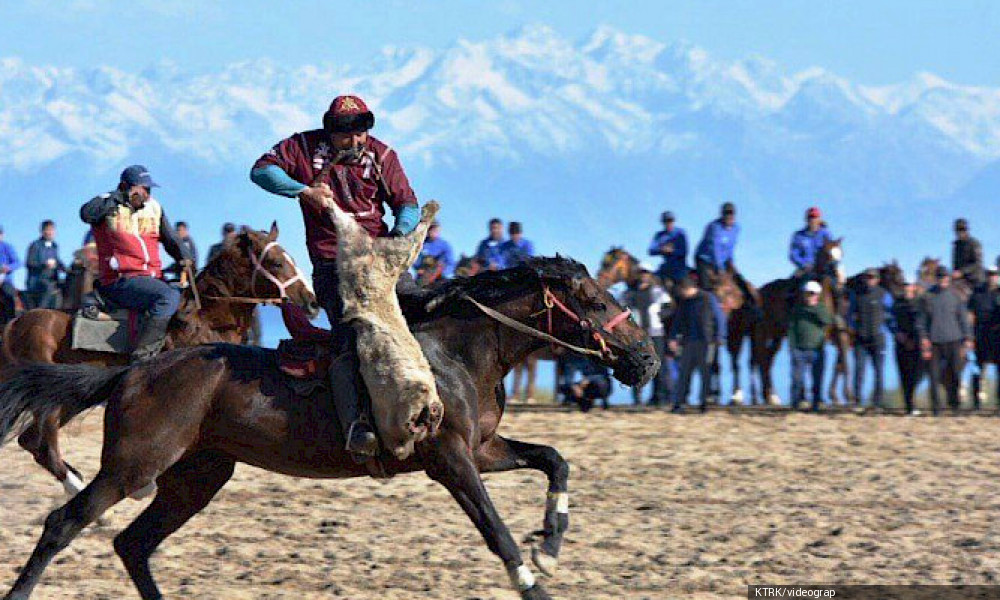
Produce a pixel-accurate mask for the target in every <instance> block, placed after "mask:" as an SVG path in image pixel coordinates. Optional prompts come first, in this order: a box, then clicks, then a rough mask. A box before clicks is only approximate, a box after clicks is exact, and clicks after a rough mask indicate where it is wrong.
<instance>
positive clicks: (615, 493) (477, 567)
mask: <svg viewBox="0 0 1000 600" xmlns="http://www.w3.org/2000/svg"><path fill="white" fill-rule="evenodd" d="M100 425H101V416H100V413H99V412H95V413H92V414H91V415H89V416H88V417H86V419H85V420H84V421H83V423H82V424H77V425H71V426H70V427H69V428H68V430H67V436H66V439H65V444H64V446H65V448H66V449H67V455H68V457H69V459H70V461H71V462H73V463H74V464H75V465H77V466H78V467H80V468H81V469H82V470H83V471H84V472H85V473H86V474H88V475H93V473H94V471H95V470H96V467H97V465H98V456H99V452H100ZM502 429H503V431H504V433H505V434H506V435H509V436H513V437H516V438H520V439H524V440H529V441H535V442H542V443H547V444H552V445H554V446H555V447H557V448H558V449H559V450H560V451H561V452H562V453H563V455H564V456H565V457H566V458H567V459H568V460H569V462H570V463H571V465H572V473H571V479H570V491H571V530H570V532H569V534H568V536H567V540H566V544H565V545H564V547H563V552H562V556H561V559H562V560H561V565H560V571H559V573H558V574H557V576H556V577H555V578H553V579H548V580H545V581H546V584H547V586H548V589H549V591H550V593H551V594H552V595H553V597H555V598H559V599H560V600H582V599H594V598H608V599H610V598H616V599H617V598H628V599H643V598H649V599H654V598H655V599H659V598H676V597H685V598H745V594H746V588H745V587H744V586H745V585H746V584H748V583H832V582H848V583H995V582H996V579H995V577H997V574H998V572H1000V522H998V521H997V519H996V517H997V515H1000V419H997V420H994V419H992V418H982V417H961V418H939V419H931V418H904V417H895V416H882V417H871V416H866V417H857V416H853V415H836V416H818V417H817V416H810V415H785V416H747V415H742V416H734V415H731V414H727V413H724V412H715V413H710V414H708V415H706V416H699V415H691V416H672V415H669V414H666V413H662V412H656V413H641V414H627V413H601V412H600V411H597V412H595V413H592V414H590V415H582V414H579V413H572V414H562V413H522V414H512V415H507V417H505V419H504V422H503V425H502ZM0 465H2V469H0V594H2V593H5V592H6V591H7V588H8V586H9V585H10V584H11V583H12V582H13V579H14V578H15V569H16V568H17V567H19V566H20V565H21V564H23V562H24V561H25V560H26V559H27V557H28V555H29V554H30V552H31V549H32V548H33V547H34V543H35V541H36V540H37V537H38V535H39V534H40V532H41V520H42V519H43V518H44V517H45V515H46V514H47V512H48V511H49V510H50V509H51V508H52V507H53V506H54V504H55V503H56V502H57V501H58V500H60V499H61V488H59V487H57V486H56V485H55V484H54V483H53V480H52V479H51V478H50V477H49V476H48V474H46V473H43V472H42V471H41V470H40V469H38V468H36V467H35V465H34V463H33V462H31V459H30V457H29V456H28V455H27V454H26V453H24V452H22V451H21V450H20V449H19V448H17V447H16V444H14V445H8V446H7V447H5V448H3V449H0ZM487 486H488V487H489V489H490V491H491V493H492V496H493V499H494V501H495V502H496V504H497V506H498V509H499V510H500V512H501V514H502V515H503V516H504V517H505V519H506V522H507V524H508V526H509V527H510V528H511V531H512V532H513V534H514V536H515V538H516V539H517V540H518V541H521V542H522V544H521V546H522V549H523V550H524V551H525V553H526V555H527V554H528V553H529V549H530V544H529V543H527V541H525V538H526V536H527V535H528V534H529V533H530V532H532V531H533V530H536V529H539V528H540V525H541V518H542V512H543V506H544V502H545V479H544V477H543V476H542V475H541V474H540V473H535V472H529V471H521V472H514V473H508V474H500V475H490V476H487ZM147 502H148V501H147ZM145 504H146V502H141V503H140V502H134V501H126V502H123V503H122V504H120V505H118V506H117V507H115V508H114V509H112V510H111V511H109V513H107V514H106V515H105V522H104V523H103V524H98V525H94V526H91V527H90V528H88V529H87V530H85V531H84V532H83V534H81V536H80V537H78V538H77V539H76V540H75V541H74V542H73V544H72V545H71V546H70V547H69V549H67V550H66V551H64V552H63V553H62V554H61V555H60V556H58V557H57V558H56V560H55V561H54V562H53V564H52V565H51V566H50V567H49V569H48V571H47V572H46V575H45V577H44V579H43V581H42V583H41V585H40V586H39V587H38V588H37V590H36V593H35V596H34V597H35V598H39V599H66V598H86V599H109V600H111V599H119V598H137V597H138V595H137V594H136V593H135V591H134V588H133V587H132V584H131V583H130V582H129V580H128V578H127V576H126V575H125V571H124V569H123V567H122V566H121V563H120V562H119V561H118V559H117V557H116V556H115V555H114V552H113V550H112V547H111V539H112V538H113V537H114V535H115V534H116V533H117V532H118V531H119V530H120V529H121V528H122V527H124V526H125V525H126V524H127V523H128V521H129V520H131V519H132V518H133V517H134V516H135V515H137V514H138V512H139V511H140V510H141V509H142V508H143V507H144V506H145ZM153 568H154V573H155V574H156V575H157V576H158V579H159V582H160V585H161V588H162V590H163V592H164V594H165V595H166V597H168V598H220V599H230V598H232V599H243V598H246V599H251V598H252V599H257V598H261V599H264V598H267V599H273V598H288V599H293V598H294V599H299V598H351V599H369V598H370V599H375V598H378V599H393V600H394V599H400V600H402V599H407V600H409V599H411V598H434V599H449V600H450V599H468V600H471V599H473V598H477V599H482V600H487V599H514V598H517V595H516V594H514V593H513V592H512V591H510V590H509V587H508V585H509V584H508V583H507V579H506V575H505V574H504V571H503V568H502V566H501V564H500V561H499V560H498V559H497V558H495V557H494V556H493V555H492V554H490V552H489V551H488V550H487V549H486V546H485V544H484V543H483V542H482V540H481V538H480V536H479V535H478V533H477V532H476V531H475V529H474V528H473V526H472V525H471V523H470V522H469V521H468V519H466V517H465V516H464V514H463V513H462V512H461V511H460V509H459V508H458V506H457V505H456V504H455V503H454V502H453V501H452V500H451V498H450V496H448V494H447V493H446V492H445V491H444V490H443V489H442V488H440V487H439V486H438V485H436V484H434V483H432V482H430V481H429V480H428V479H427V478H426V477H425V476H423V475H410V476H403V477H399V478H396V479H395V480H393V481H391V482H389V483H386V484H381V483H378V482H375V481H367V480H366V481H361V480H356V481H312V480H305V479H292V478H287V477H281V476H278V475H273V474H270V473H265V472H262V471H259V470H256V469H251V468H248V467H245V466H239V467H237V470H236V475H235V477H234V479H233V480H232V481H231V482H230V483H229V485H227V486H226V487H225V488H224V489H223V491H222V492H221V493H220V494H219V496H218V497H217V498H216V500H215V502H213V503H212V504H211V505H210V506H209V508H208V509H207V510H206V511H205V512H203V513H202V514H201V515H199V516H198V517H196V518H195V519H194V520H193V521H192V522H190V523H189V524H188V525H187V526H186V527H185V528H184V529H182V530H181V531H180V532H178V533H177V534H175V536H173V537H172V538H170V539H168V540H167V542H166V543H165V544H164V545H163V546H161V550H160V552H159V553H158V554H157V556H156V557H155V559H154V563H153ZM536 574H537V571H536Z"/></svg>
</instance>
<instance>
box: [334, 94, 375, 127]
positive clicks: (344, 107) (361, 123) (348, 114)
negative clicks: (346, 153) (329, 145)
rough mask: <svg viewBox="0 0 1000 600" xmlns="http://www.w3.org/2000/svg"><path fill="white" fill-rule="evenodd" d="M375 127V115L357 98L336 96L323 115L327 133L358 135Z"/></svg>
mask: <svg viewBox="0 0 1000 600" xmlns="http://www.w3.org/2000/svg"><path fill="white" fill-rule="evenodd" d="M374 126H375V115H373V114H372V112H371V111H370V110H368V105H367V104H365V101H364V100H362V99H361V98H359V97H357V96H337V97H336V98H334V99H333V102H331V103H330V108H329V109H327V111H326V114H324V115H323V129H325V130H326V132H327V133H358V132H361V131H368V130H369V129H371V128H372V127H374Z"/></svg>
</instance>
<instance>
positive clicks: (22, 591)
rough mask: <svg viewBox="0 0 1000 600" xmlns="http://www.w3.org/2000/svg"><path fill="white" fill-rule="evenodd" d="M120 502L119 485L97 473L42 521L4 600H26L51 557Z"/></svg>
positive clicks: (120, 491) (120, 490) (103, 474)
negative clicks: (39, 534) (31, 549)
mask: <svg viewBox="0 0 1000 600" xmlns="http://www.w3.org/2000/svg"><path fill="white" fill-rule="evenodd" d="M121 499H122V486H121V485H120V484H119V483H118V482H117V481H115V480H114V479H113V478H112V477H110V476H109V475H107V474H105V473H103V472H102V473H100V474H98V476H97V477H96V478H95V479H94V481H93V482H91V484H90V485H88V486H87V487H86V488H85V489H84V490H83V491H82V492H80V494H79V495H78V496H76V497H74V498H72V499H71V500H70V501H69V502H67V503H66V504H65V505H64V506H63V507H62V508H59V509H56V510H54V511H52V513H51V514H50V515H49V516H48V518H47V519H45V531H44V532H43V533H42V537H41V539H39V540H38V544H37V545H36V546H35V551H34V552H33V553H32V554H31V558H30V559H28V564H27V565H25V567H24V569H23V570H22V571H21V574H20V576H18V578H17V582H15V583H14V587H13V588H11V590H10V592H8V593H7V595H6V596H5V597H4V598H5V600H27V599H28V597H29V596H31V590H32V589H34V587H35V586H36V585H37V584H38V581H39V579H41V577H42V572H43V571H44V570H45V567H46V566H48V564H49V562H51V561H52V558H53V557H55V555H56V554H58V553H59V552H60V551H61V550H62V549H63V548H65V547H66V546H68V545H69V543H70V542H71V541H73V538H75V537H76V536H77V535H78V534H79V533H80V531H81V530H83V528H84V527H86V526H87V525H88V524H90V523H91V522H92V521H94V519H96V518H97V517H99V516H101V514H102V513H103V512H104V511H106V510H107V509H109V508H111V507H112V506H114V505H115V504H117V503H118V502H120V501H121Z"/></svg>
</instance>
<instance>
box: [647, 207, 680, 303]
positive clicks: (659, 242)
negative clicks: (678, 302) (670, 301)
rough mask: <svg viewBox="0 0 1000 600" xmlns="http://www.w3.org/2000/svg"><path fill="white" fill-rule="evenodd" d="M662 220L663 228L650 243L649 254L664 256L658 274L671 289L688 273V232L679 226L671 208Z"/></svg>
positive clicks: (667, 287)
mask: <svg viewBox="0 0 1000 600" xmlns="http://www.w3.org/2000/svg"><path fill="white" fill-rule="evenodd" d="M660 221H661V222H662V223H663V229H662V230H661V231H659V232H658V233H657V234H656V235H654V236H653V241H651V242H650V243H649V255H650V256H661V257H663V262H662V263H661V264H660V268H659V269H657V270H656V275H657V277H659V278H660V280H661V281H662V282H663V284H664V285H665V286H666V289H667V291H669V290H671V289H673V287H674V285H676V284H677V282H679V281H680V280H681V279H684V278H685V277H687V275H688V266H687V251H688V243H687V233H685V232H684V230H683V229H681V228H680V227H677V225H676V223H675V221H676V219H675V217H674V213H672V212H671V211H669V210H668V211H666V212H664V213H663V214H662V215H660Z"/></svg>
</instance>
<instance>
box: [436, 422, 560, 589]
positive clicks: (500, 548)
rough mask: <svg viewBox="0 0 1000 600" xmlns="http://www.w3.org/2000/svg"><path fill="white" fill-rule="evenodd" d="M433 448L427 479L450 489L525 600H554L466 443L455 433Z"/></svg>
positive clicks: (449, 433) (448, 434) (444, 436)
mask: <svg viewBox="0 0 1000 600" xmlns="http://www.w3.org/2000/svg"><path fill="white" fill-rule="evenodd" d="M433 444H434V445H433V446H432V447H431V448H429V449H428V450H426V451H425V452H424V454H423V456H422V458H423V459H424V463H425V464H426V465H427V467H426V469H427V475H428V476H430V477H431V479H433V480H434V481H437V482H439V483H440V484H441V485H443V486H444V487H445V488H447V490H448V492H450V493H451V495H452V497H453V498H455V500H456V501H457V502H458V504H459V505H460V506H461V507H462V510H464V511H465V514H467V515H468V516H469V519H471V520H472V522H473V524H475V526H476V529H478V530H479V533H480V534H481V535H482V536H483V539H484V540H485V541H486V545H487V546H488V547H489V549H490V551H491V552H493V553H494V554H496V555H497V556H499V557H500V560H502V561H503V564H504V567H506V569H507V574H508V576H509V577H510V579H511V583H512V584H513V585H514V587H515V588H516V589H517V591H518V592H519V593H520V594H521V600H551V596H549V595H548V593H547V592H546V591H545V589H544V588H543V587H542V585H541V584H539V583H536V582H535V577H534V575H533V574H532V573H531V569H529V568H528V566H527V565H525V564H524V561H522V560H521V553H520V551H519V550H518V548H517V543H516V542H515V541H514V538H513V537H512V536H511V535H510V531H509V530H508V529H507V526H506V525H505V524H504V522H503V520H502V519H501V518H500V515H499V514H497V510H496V507H495V506H493V501H492V500H490V496H489V494H488V493H487V492H486V486H484V485H483V480H482V478H481V477H480V476H479V471H478V470H477V469H476V464H475V462H474V458H473V456H472V454H471V452H470V451H469V446H468V445H467V444H466V442H465V440H463V439H462V438H461V437H459V436H458V435H456V434H454V433H451V432H443V433H442V434H440V435H439V436H438V437H437V438H436V439H434V440H433Z"/></svg>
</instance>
